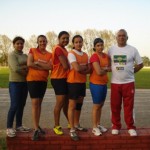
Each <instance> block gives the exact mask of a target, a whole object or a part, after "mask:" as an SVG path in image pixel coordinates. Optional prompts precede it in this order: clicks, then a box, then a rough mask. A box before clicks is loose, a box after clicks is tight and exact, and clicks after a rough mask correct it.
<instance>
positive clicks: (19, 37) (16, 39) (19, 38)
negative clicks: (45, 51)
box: [12, 36, 25, 44]
mask: <svg viewBox="0 0 150 150" xmlns="http://www.w3.org/2000/svg"><path fill="white" fill-rule="evenodd" d="M18 40H21V41H22V42H23V43H24V42H25V40H24V38H22V37H21V36H16V37H15V38H14V39H13V41H12V42H13V44H15V43H16V42H17V41H18Z"/></svg>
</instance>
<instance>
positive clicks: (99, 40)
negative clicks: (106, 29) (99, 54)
mask: <svg viewBox="0 0 150 150" xmlns="http://www.w3.org/2000/svg"><path fill="white" fill-rule="evenodd" d="M97 43H104V41H103V40H102V39H101V38H96V39H95V40H94V43H93V45H94V47H95V45H96V44H97Z"/></svg>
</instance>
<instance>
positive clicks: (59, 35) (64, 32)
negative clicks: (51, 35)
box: [58, 31, 69, 39]
mask: <svg viewBox="0 0 150 150" xmlns="http://www.w3.org/2000/svg"><path fill="white" fill-rule="evenodd" d="M64 34H68V35H69V33H68V32H67V31H61V32H60V33H59V34H58V39H60V38H61V36H62V35H64Z"/></svg>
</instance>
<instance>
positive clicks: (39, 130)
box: [38, 126, 46, 135]
mask: <svg viewBox="0 0 150 150" xmlns="http://www.w3.org/2000/svg"><path fill="white" fill-rule="evenodd" d="M38 132H39V133H40V134H42V135H44V134H46V132H45V131H44V130H43V129H42V128H41V127H40V126H39V127H38Z"/></svg>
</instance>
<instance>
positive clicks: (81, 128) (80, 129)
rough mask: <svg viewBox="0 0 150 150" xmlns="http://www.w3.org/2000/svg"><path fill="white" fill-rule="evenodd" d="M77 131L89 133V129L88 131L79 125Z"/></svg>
mask: <svg viewBox="0 0 150 150" xmlns="http://www.w3.org/2000/svg"><path fill="white" fill-rule="evenodd" d="M75 129H76V130H78V131H83V132H87V131H88V129H87V128H83V127H81V126H80V124H79V125H77V126H75Z"/></svg>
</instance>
